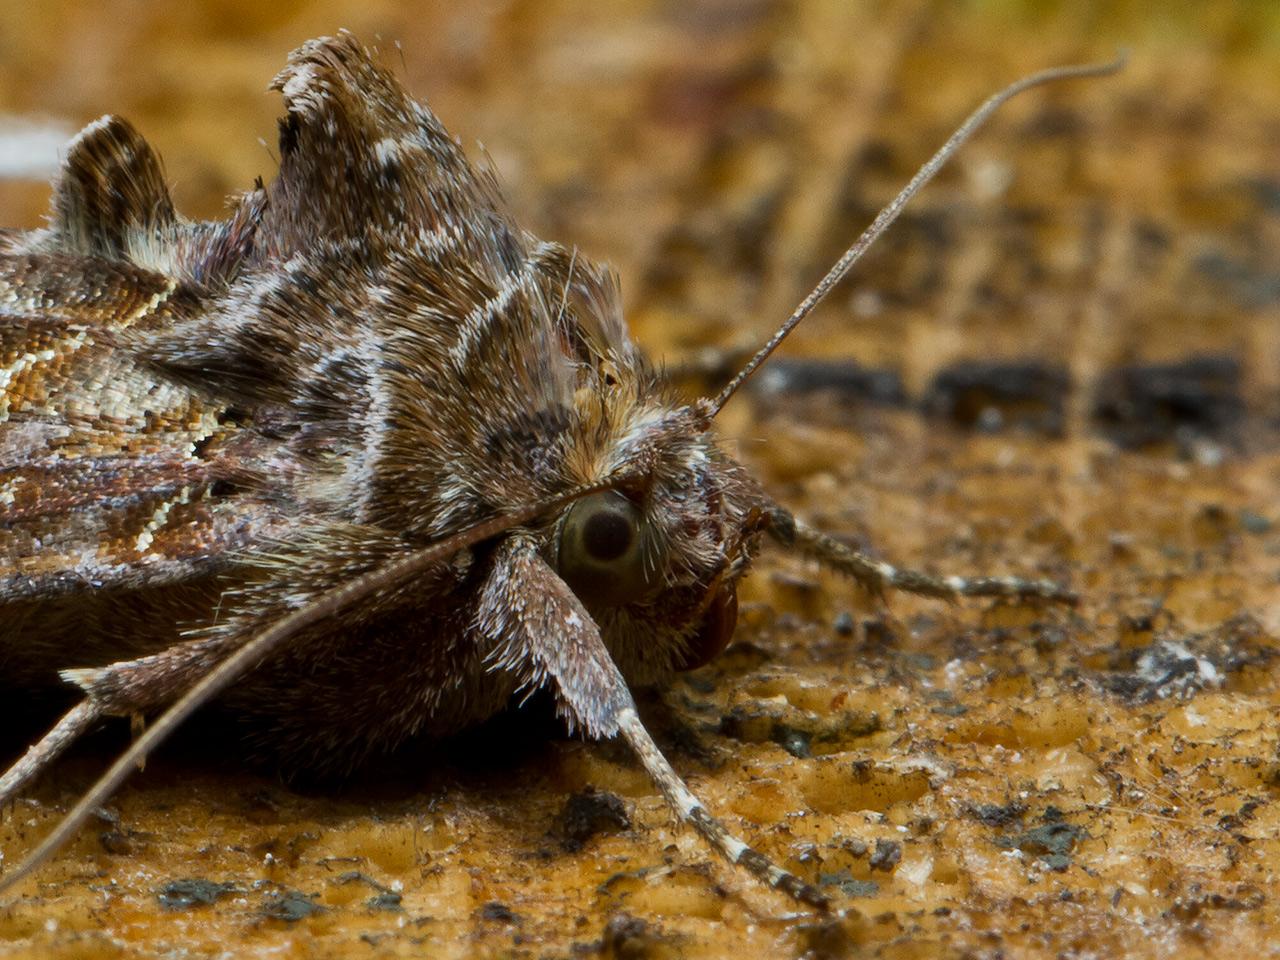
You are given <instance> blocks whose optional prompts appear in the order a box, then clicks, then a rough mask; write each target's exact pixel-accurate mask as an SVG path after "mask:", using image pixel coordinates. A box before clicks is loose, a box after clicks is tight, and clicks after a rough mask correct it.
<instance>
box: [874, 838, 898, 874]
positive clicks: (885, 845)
mask: <svg viewBox="0 0 1280 960" xmlns="http://www.w3.org/2000/svg"><path fill="white" fill-rule="evenodd" d="M901 860H902V844H901V843H899V842H898V841H897V840H877V841H876V848H875V850H873V851H872V852H871V860H870V861H869V862H870V864H871V869H872V870H882V871H884V872H885V873H892V872H893V868H894V867H896V866H897V865H898V864H899V862H901Z"/></svg>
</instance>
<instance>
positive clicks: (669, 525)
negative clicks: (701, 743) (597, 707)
mask: <svg viewBox="0 0 1280 960" xmlns="http://www.w3.org/2000/svg"><path fill="white" fill-rule="evenodd" d="M709 428H710V423H709V421H708V420H707V418H706V417H705V415H704V414H703V413H701V412H700V411H698V410H697V409H696V408H689V407H684V408H680V407H677V408H675V409H670V408H669V409H667V410H653V411H650V412H649V413H648V414H647V415H643V416H640V417H638V418H637V420H636V422H634V423H633V426H632V429H631V430H629V431H628V432H627V433H626V434H625V435H624V436H623V437H622V438H620V440H619V441H618V442H617V444H616V446H615V447H614V450H613V454H612V457H613V459H614V461H615V463H617V462H626V463H629V464H631V465H633V469H629V470H628V471H627V477H628V479H627V481H626V482H625V483H623V484H621V485H619V486H618V487H617V488H616V489H610V490H603V491H600V492H597V493H593V494H590V495H588V496H586V497H583V498H582V499H580V500H577V501H575V502H574V503H572V504H570V505H569V507H568V508H567V509H566V510H565V511H564V512H563V513H562V514H561V515H560V517H559V518H558V520H557V522H556V524H555V528H554V534H553V538H552V546H551V553H552V561H553V563H554V565H555V567H556V569H557V570H558V572H559V573H560V576H561V577H562V578H563V579H564V580H565V582H566V583H568V584H569V586H570V587H571V588H572V589H573V591H574V592H575V593H576V594H577V596H578V598H579V599H580V600H582V602H583V604H584V605H585V606H586V607H587V608H588V610H590V611H591V613H592V615H593V617H594V618H595V619H596V621H597V622H598V623H599V625H600V627H601V630H602V632H603V633H604V636H605V639H606V641H607V642H608V643H609V645H610V647H611V648H612V649H613V651H614V654H615V657H616V658H617V659H618V660H619V661H620V663H619V665H620V666H622V667H623V669H624V672H626V673H628V674H629V675H631V676H632V678H633V679H656V678H658V677H660V676H662V675H663V674H667V673H669V672H670V671H671V670H672V669H676V670H688V669H693V668H694V667H698V666H701V665H702V664H704V663H706V662H708V661H709V660H711V659H712V658H713V657H715V656H716V655H717V654H718V653H720V652H721V651H722V650H723V649H724V648H725V647H726V646H728V644H729V641H730V639H731V638H732V636H733V630H734V626H735V624H736V622H737V610H738V602H737V583H738V580H739V579H740V578H741V577H742V575H743V574H744V573H745V572H746V569H747V566H748V564H749V563H750V561H751V559H752V556H753V555H754V553H755V552H756V548H757V542H758V540H759V535H760V533H761V532H762V530H763V529H764V527H765V526H766V524H767V523H768V518H769V515H770V514H769V501H768V499H767V498H766V496H765V495H764V493H763V491H762V490H761V488H760V487H759V485H758V484H757V483H756V482H755V480H754V479H753V478H752V477H751V476H750V474H749V473H748V472H747V471H746V469H745V468H744V467H742V465H741V464H739V463H737V462H736V461H734V460H733V459H732V458H731V457H729V456H728V455H727V454H725V453H724V452H723V451H722V450H721V449H720V447H719V446H718V445H717V443H716V441H715V438H714V436H713V435H712V433H711V432H710V429H709Z"/></svg>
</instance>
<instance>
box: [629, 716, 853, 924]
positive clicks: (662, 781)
mask: <svg viewBox="0 0 1280 960" xmlns="http://www.w3.org/2000/svg"><path fill="white" fill-rule="evenodd" d="M618 731H619V732H620V733H621V734H622V736H623V737H624V738H625V739H626V741H627V743H629V744H630V745H631V749H632V750H634V751H635V753H636V756H637V757H638V758H639V759H640V763H641V764H642V765H643V766H644V768H645V771H646V772H647V773H648V774H649V777H650V779H651V780H653V782H654V783H655V784H656V785H657V787H658V789H659V790H661V791H662V795H663V796H664V797H666V799H667V803H668V804H670V806H671V809H672V810H674V811H675V813H676V816H677V817H678V818H679V819H680V820H681V821H682V822H684V823H687V824H689V825H690V826H691V827H693V829H695V830H696V831H698V833H699V834H700V835H701V836H702V838H703V839H704V840H706V841H707V843H708V844H710V845H711V848H712V849H713V850H715V851H716V852H717V853H719V854H720V855H721V856H722V857H724V858H725V859H726V860H728V861H729V862H730V863H732V864H734V865H736V866H740V867H744V868H745V869H746V870H748V871H750V872H751V873H752V874H754V875H755V876H757V877H759V878H760V879H761V880H763V881H764V882H765V883H767V884H769V886H771V887H774V888H775V889H777V890H781V891H782V892H783V893H786V894H788V895H790V896H791V897H793V898H795V899H796V900H799V901H800V902H801V903H807V904H808V905H809V906H811V907H817V908H818V909H819V910H826V909H827V908H828V906H830V904H829V903H828V901H827V898H826V897H825V896H823V895H822V894H821V893H820V892H818V889H817V888H816V887H814V886H813V885H812V884H810V883H806V882H805V881H803V880H801V879H800V878H799V877H797V876H796V875H795V874H794V873H789V872H788V871H786V870H783V869H782V868H781V867H779V866H778V865H777V864H775V863H774V862H773V861H772V860H770V859H769V858H768V857H767V856H765V855H764V854H763V853H760V852H759V851H758V850H754V849H752V848H751V847H749V846H747V844H745V843H743V842H742V841H741V840H739V839H738V838H737V837H735V836H734V835H733V834H731V833H730V832H729V831H728V829H727V828H726V827H725V825H724V824H722V823H721V822H720V821H719V820H717V819H716V818H715V817H714V816H713V815H712V814H711V813H710V812H709V811H708V810H707V808H706V807H705V806H703V805H702V801H701V800H699V799H698V798H697V797H696V796H694V794H693V791H692V790H690V789H689V788H688V787H687V786H686V785H685V782H684V781H683V780H682V779H680V775H679V774H678V773H676V771H675V770H674V769H673V768H672V766H671V764H670V763H668V762H667V758H666V757H664V756H663V755H662V751H661V750H659V749H658V745H657V744H656V743H654V742H653V738H652V737H651V736H649V731H648V730H646V729H645V727H644V724H643V723H641V722H640V717H639V715H638V714H637V713H636V709H635V706H634V705H628V706H626V707H624V708H622V710H620V711H619V712H618Z"/></svg>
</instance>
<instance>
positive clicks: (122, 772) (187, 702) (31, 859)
mask: <svg viewBox="0 0 1280 960" xmlns="http://www.w3.org/2000/svg"><path fill="white" fill-rule="evenodd" d="M618 480H619V478H618V477H617V476H613V477H609V478H606V479H604V480H600V481H597V482H595V483H590V484H584V485H583V486H580V487H576V488H575V489H573V490H571V491H569V492H568V493H565V494H561V495H560V496H557V497H549V498H547V499H545V500H542V501H540V502H538V503H531V504H528V505H526V506H523V507H519V508H517V509H515V510H512V511H509V512H507V513H504V514H502V515H501V516H498V517H494V518H493V519H491V520H487V521H485V522H484V523H480V524H477V525H476V526H474V527H470V528H469V529H467V530H463V531H461V532H459V533H455V534H453V535H452V536H449V537H447V538H445V539H444V540H441V541H438V542H436V543H433V544H431V545H430V546H427V547H423V548H421V549H419V550H415V551H413V552H412V553H408V554H405V555H404V556H403V557H400V558H399V559H396V560H392V561H390V562H389V563H385V564H383V565H382V566H380V567H377V568H376V569H373V570H370V571H369V572H368V573H366V574H364V575H363V576H360V577H357V578H356V579H354V580H351V581H348V582H346V583H342V584H339V585H338V586H336V587H334V588H332V589H331V590H328V591H326V592H325V593H322V594H320V596H318V597H316V598H315V600H313V601H311V602H310V603H308V604H307V605H306V606H304V607H300V608H298V609H297V610H294V611H293V612H292V613H290V614H287V615H286V616H284V617H282V618H281V619H279V620H277V621H276V622H275V623H274V624H272V625H271V626H269V627H268V628H267V629H266V630H264V631H262V633H259V634H258V635H257V636H255V637H252V638H251V639H250V640H248V641H247V642H246V643H245V644H244V645H243V646H241V647H240V648H238V649H237V650H236V651H235V652H234V653H232V654H231V655H230V656H228V657H227V659H225V660H223V661H222V662H221V663H219V664H218V665H217V666H216V667H214V668H213V669H212V670H210V671H209V673H207V674H206V675H205V676H204V677H202V678H201V679H200V680H199V681H198V682H197V683H196V684H195V685H194V686H192V687H191V689H190V690H188V691H187V692H186V693H185V694H183V695H182V697H181V698H180V699H179V700H177V701H176V702H175V703H174V704H173V705H172V706H170V707H169V709H168V710H166V711H165V712H164V713H162V714H161V715H160V716H159V717H158V718H157V719H156V721H155V723H153V724H151V726H150V727H148V728H147V730H146V732H144V733H143V734H142V736H140V737H138V739H136V740H134V741H133V743H132V744H131V745H130V747H129V749H128V750H126V751H125V752H124V753H123V754H121V756H120V758H119V759H118V760H116V762H115V763H114V764H112V765H111V767H110V769H108V770H107V772H106V773H104V774H103V775H102V776H101V777H99V778H98V781H97V782H96V783H95V784H94V785H93V786H92V787H90V788H89V791H88V792H87V793H85V794H84V796H82V797H81V798H80V800H79V802H78V803H77V804H76V805H75V806H74V807H72V808H71V810H70V811H69V812H68V813H67V814H66V816H64V817H63V818H62V819H61V820H60V821H59V822H58V824H57V826H55V827H54V828H53V830H52V831H51V832H50V833H49V834H48V835H47V836H46V837H45V838H44V839H43V840H42V841H40V843H39V845H38V846H37V847H36V848H35V849H34V850H32V851H31V852H30V853H28V854H27V856H26V858H25V859H24V860H23V861H22V862H21V863H19V864H18V865H17V866H16V867H14V869H12V870H11V871H9V872H8V873H7V874H5V875H4V876H2V877H0V894H2V893H5V892H6V891H8V890H10V889H12V888H13V886H14V885H15V884H17V883H18V882H20V881H21V880H22V879H24V878H25V877H27V876H29V875H30V874H31V872H32V871H33V870H35V869H36V868H37V867H39V866H40V865H41V864H42V863H44V862H45V861H46V860H48V859H49V858H50V857H51V856H53V855H54V854H55V853H56V852H57V851H58V849H59V848H60V847H62V845H63V844H65V843H66V842H67V841H68V840H70V839H71V837H72V835H73V834H75V832H76V831H77V830H78V829H79V828H80V827H81V826H82V825H83V824H84V822H85V821H86V820H88V819H89V817H90V816H92V815H93V811H94V810H96V809H97V808H98V807H99V806H101V805H102V804H103V803H104V802H105V801H106V800H107V798H108V797H110V796H111V794H112V793H114V792H115V791H116V790H117V789H118V788H119V787H120V784H121V783H123V782H124V780H125V778H126V777H128V776H129V774H130V773H132V772H133V770H134V769H135V768H136V767H137V766H138V765H139V764H140V763H141V762H142V761H143V760H145V759H146V758H147V756H148V755H149V754H150V753H151V751H152V750H154V749H155V748H156V747H157V746H159V745H160V743H161V742H163V741H164V740H165V739H166V738H167V737H168V736H169V735H170V734H171V733H173V731H174V730H176V729H177V727H178V726H179V725H180V724H181V723H182V722H183V721H185V720H186V719H187V718H188V717H190V716H191V714H193V713H195V711H196V710H198V709H200V708H201V707H202V706H204V705H205V704H206V703H208V702H209V701H210V700H212V699H214V698H215V697H217V696H218V694H220V693H222V692H223V691H224V690H226V689H227V687H229V686H230V685H231V684H233V683H234V682H235V681H236V680H237V679H239V678H240V677H242V676H244V674H246V673H247V672H249V671H250V670H252V669H253V668H254V667H255V666H257V665H258V664H259V663H261V662H262V660H263V659H264V658H265V657H267V656H269V655H270V654H271V652H272V651H274V650H275V649H276V648H278V647H279V646H280V644H281V643H282V642H284V641H285V640H287V639H288V638H289V637H292V636H293V635H294V634H296V633H297V632H298V631H299V630H302V629H304V628H306V627H309V626H311V625H312V624H314V623H317V622H319V621H320V620H323V619H324V618H325V617H329V616H332V615H333V614H335V613H337V612H338V611H340V610H343V609H345V608H347V607H349V606H351V604H353V603H355V602H357V601H359V600H362V599H363V598H365V597H367V596H369V595H370V594H373V593H376V592H377V591H379V590H385V589H387V588H388V587H393V586H395V585H397V584H400V583H403V582H404V581H406V580H408V579H410V578H411V577H413V576H414V575H415V574H418V573H421V572H422V571H423V570H425V569H427V568H428V567H430V566H432V565H433V564H436V563H439V562H441V561H442V560H446V559H448V558H449V557H451V556H452V555H453V554H455V553H457V552H458V551H459V550H462V549H464V548H465V547H469V546H472V545H473V544H476V543H479V542H481V541H482V540H487V539H489V538H490V537H492V536H495V535H496V534H499V533H502V532H503V531H504V530H509V529H511V528H512V527H516V526H519V525H520V524H522V523H526V522H528V521H529V520H532V519H534V518H535V517H538V516H540V515H541V514H543V513H546V512H548V511H550V510H555V509H557V508H558V507H562V506H564V505H566V504H568V503H571V502H573V501H574V500H578V499H580V498H582V497H585V496H587V495H589V494H592V493H597V492H599V491H601V490H606V489H610V488H612V487H613V486H615V485H616V484H617V483H618Z"/></svg>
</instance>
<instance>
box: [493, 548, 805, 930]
mask: <svg viewBox="0 0 1280 960" xmlns="http://www.w3.org/2000/svg"><path fill="white" fill-rule="evenodd" d="M477 626H478V627H479V628H480V631H481V633H482V634H483V635H484V636H485V637H486V638H487V640H488V641H489V642H490V643H491V644H492V647H491V649H490V650H489V651H488V662H489V663H490V664H491V666H492V667H493V668H494V669H501V670H505V671H510V672H511V673H513V674H514V675H515V676H516V677H517V678H518V679H519V680H520V681H522V682H523V683H524V684H526V685H529V686H541V685H543V684H546V685H549V686H550V687H551V689H552V690H553V691H554V692H555V694H556V696H557V699H558V701H559V705H560V710H561V712H562V713H563V714H564V716H565V717H566V719H567V720H568V721H569V723H570V725H571V726H577V727H581V728H582V729H583V730H585V731H586V732H587V733H588V734H590V735H591V736H593V737H611V736H615V735H618V734H621V735H622V737H623V738H624V739H625V740H626V741H627V743H628V744H630V746H631V748H632V750H634V751H635V753H636V756H637V757H638V758H639V760H640V762H641V764H642V765H643V766H644V768H645V771H646V772H647V773H648V774H649V776H650V778H651V779H652V780H653V782H654V784H655V785H656V786H657V787H658V789H659V790H660V791H661V792H662V795H663V796H664V797H665V798H666V800H667V803H668V804H670V806H671V809H672V810H673V811H675V814H676V816H677V817H678V818H679V819H680V820H681V822H683V823H687V824H689V825H690V826H691V827H693V828H694V830H696V831H697V832H698V833H699V834H700V835H701V836H702V837H703V838H704V839H705V840H706V841H707V843H708V844H709V845H710V846H711V847H712V849H714V850H715V851H716V852H717V853H719V854H720V855H722V856H723V857H724V858H725V859H726V860H728V861H729V862H730V863H733V864H736V865H738V866H741V867H744V868H745V869H747V870H749V871H750V872H751V873H752V874H754V875H755V876H757V877H759V878H760V879H761V880H763V881H764V882H765V883H767V884H769V885H770V886H771V887H774V888H776V889H778V890H781V891H782V892H784V893H787V894H789V895H790V896H792V897H794V898H795V899H796V900H799V901H800V902H802V903H805V904H808V905H810V906H813V907H817V908H819V909H822V910H825V909H826V908H827V906H828V903H827V898H826V897H824V896H823V895H822V894H821V893H820V892H819V891H818V890H817V889H816V888H815V887H814V886H812V885H811V884H809V883H806V882H805V881H803V880H801V879H800V878H799V877H797V876H795V875H794V874H792V873H788V872H787V871H786V870H783V869H782V868H781V867H779V866H777V864H775V863H774V862H773V861H772V860H770V859H769V858H768V857H767V856H765V855H764V854H762V853H760V852H759V851H757V850H753V849H752V848H751V847H749V846H748V845H747V844H746V843H744V842H743V841H742V840H739V839H738V838H737V837H735V836H734V835H733V834H731V833H730V832H729V831H728V829H726V828H725V826H724V824H722V823H721V822H720V821H719V820H717V819H716V818H715V817H714V816H712V815H711V813H710V812H708V810H707V808H706V807H705V806H703V804H702V802H701V801H700V800H698V798H697V797H695V796H694V794H693V792H692V791H691V790H690V789H689V788H688V786H686V784H685V782H684V781H683V780H682V779H681V778H680V775H679V774H678V773H676V771H675V770H674V769H673V768H672V766H671V764H670V763H668V762H667V759H666V757H664V756H663V755H662V751H661V750H659V749H658V745H657V744H656V743H654V742H653V738H652V737H651V736H649V732H648V731H647V730H646V729H645V728H644V724H643V723H641V721H640V716H639V714H638V713H637V712H636V706H635V701H634V700H633V699H632V697H631V691H630V690H629V689H628V688H627V683H626V680H625V679H624V678H623V676H622V674H621V672H620V671H619V670H618V668H617V666H616V665H615V664H614V662H613V659H612V658H611V657H610V656H609V651H608V649H607V648H606V647H605V645H604V641H603V639H602V638H601V636H600V631H599V629H598V628H597V627H596V625H595V622H594V621H593V620H592V619H591V616H590V614H589V613H588V612H587V610H586V608H585V607H583V605H582V603H581V602H580V601H579V600H578V598H577V597H576V596H575V595H574V593H573V591H572V590H570V589H569V587H568V586H567V585H566V584H565V582H564V581H563V580H561V579H560V578H559V577H558V576H557V575H556V574H555V572H554V571H553V570H552V569H551V568H550V567H549V566H548V565H547V563H546V561H544V560H543V559H542V558H541V556H539V554H538V553H537V550H536V548H535V547H534V545H533V544H531V543H527V542H523V541H521V540H520V539H518V538H512V540H510V541H508V542H507V543H506V544H504V545H503V547H502V548H501V549H500V550H499V551H498V552H497V555H496V556H495V559H494V567H493V569H492V570H491V571H490V573H489V576H488V578H487V580H486V583H485V587H484V591H483V594H482V597H481V604H480V615H479V618H478V623H477Z"/></svg>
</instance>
